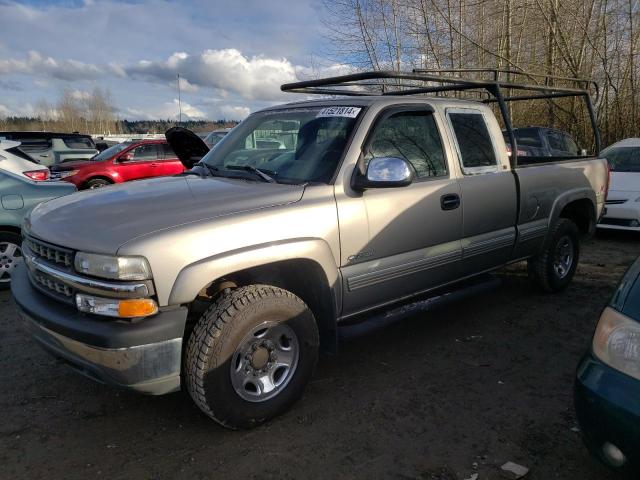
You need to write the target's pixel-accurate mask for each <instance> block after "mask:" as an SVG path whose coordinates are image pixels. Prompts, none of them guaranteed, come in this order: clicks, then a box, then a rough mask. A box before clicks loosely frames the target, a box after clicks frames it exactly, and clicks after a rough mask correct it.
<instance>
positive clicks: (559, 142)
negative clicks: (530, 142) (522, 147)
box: [547, 132, 567, 153]
mask: <svg viewBox="0 0 640 480" xmlns="http://www.w3.org/2000/svg"><path fill="white" fill-rule="evenodd" d="M547 140H548V141H549V147H550V148H551V149H552V150H558V151H559V152H561V153H563V152H566V151H567V146H566V145H565V143H564V138H563V135H562V134H561V133H559V132H547ZM554 153H557V152H554Z"/></svg>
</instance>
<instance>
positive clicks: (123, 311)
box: [76, 293, 158, 318]
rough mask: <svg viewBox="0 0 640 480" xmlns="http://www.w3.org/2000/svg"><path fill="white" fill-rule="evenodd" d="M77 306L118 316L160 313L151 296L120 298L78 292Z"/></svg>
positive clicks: (134, 316) (98, 313) (88, 310)
mask: <svg viewBox="0 0 640 480" xmlns="http://www.w3.org/2000/svg"><path fill="white" fill-rule="evenodd" d="M76 306H77V307H78V310H80V311H81V312H86V313H94V314H96V315H106V316H108V317H117V318H136V317H148V316H149V315H154V314H156V313H158V304H157V303H156V302H155V301H154V300H153V299H151V298H131V299H123V300H118V299H115V298H102V297H94V296H92V295H84V294H82V293H78V294H77V295H76Z"/></svg>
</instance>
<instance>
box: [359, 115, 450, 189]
mask: <svg viewBox="0 0 640 480" xmlns="http://www.w3.org/2000/svg"><path fill="white" fill-rule="evenodd" d="M374 157H397V158H403V159H405V160H406V161H407V162H408V163H409V164H410V165H412V166H413V168H414V170H415V174H416V178H418V179H425V178H432V177H443V176H446V175H447V162H446V159H445V155H444V151H443V148H442V141H441V139H440V133H439V132H438V127H437V125H436V123H435V120H434V118H433V114H432V113H431V112H429V111H424V110H418V111H403V112H398V113H395V114H393V115H391V116H389V117H387V118H384V119H383V120H381V121H379V122H378V124H377V125H376V127H375V131H374V132H373V134H372V136H371V137H370V140H369V142H368V145H367V148H366V152H365V156H364V160H365V168H366V165H368V163H369V161H370V160H371V159H372V158H374Z"/></svg>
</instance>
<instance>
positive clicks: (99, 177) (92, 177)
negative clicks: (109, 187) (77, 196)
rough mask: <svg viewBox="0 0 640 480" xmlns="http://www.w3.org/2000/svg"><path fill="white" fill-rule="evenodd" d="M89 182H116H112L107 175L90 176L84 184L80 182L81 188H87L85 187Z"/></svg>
mask: <svg viewBox="0 0 640 480" xmlns="http://www.w3.org/2000/svg"><path fill="white" fill-rule="evenodd" d="M91 180H106V181H107V182H109V183H116V180H114V179H113V178H111V177H110V176H108V175H91V176H90V177H89V178H87V179H85V181H84V182H82V186H83V187H84V188H87V185H88V184H89V182H90V181H91Z"/></svg>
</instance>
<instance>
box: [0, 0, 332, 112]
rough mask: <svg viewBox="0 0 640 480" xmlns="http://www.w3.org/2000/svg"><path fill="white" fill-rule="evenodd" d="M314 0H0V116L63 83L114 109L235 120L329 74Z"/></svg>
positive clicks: (54, 93) (48, 95) (54, 95)
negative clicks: (101, 94)
mask: <svg viewBox="0 0 640 480" xmlns="http://www.w3.org/2000/svg"><path fill="white" fill-rule="evenodd" d="M322 15H323V6H322V0H288V1H287V0H228V1H223V0H209V1H207V0H193V1H166V0H138V1H121V0H84V1H72V0H67V1H35V0H34V1H26V2H14V1H6V0H0V117H1V116H8V115H33V114H34V113H35V105H36V103H37V102H38V100H40V99H45V100H47V101H49V102H51V103H55V102H56V101H57V99H58V98H59V97H60V95H61V92H62V91H63V90H65V89H69V90H71V91H72V92H73V93H74V95H77V96H78V97H79V98H81V97H82V96H83V95H86V92H89V91H91V90H92V89H93V88H95V87H96V86H99V87H101V88H107V89H109V91H110V92H111V94H112V97H113V99H114V103H115V106H116V115H117V116H118V117H119V118H122V119H124V118H126V119H130V120H138V119H157V118H177V115H178V94H177V76H178V75H180V86H181V92H182V96H181V98H182V112H183V118H185V117H186V118H192V119H212V120H215V119H220V118H226V119H229V120H240V119H242V118H244V117H245V116H246V115H247V114H248V113H250V112H252V111H256V110H258V109H260V108H264V107H266V106H269V105H273V104H275V103H282V102H286V101H291V100H292V99H295V98H294V96H292V94H284V93H282V92H280V90H279V88H280V85H281V84H282V83H286V82H291V81H296V80H299V79H305V78H311V77H312V76H314V75H316V74H318V73H325V72H331V73H336V72H338V71H339V70H340V69H341V68H343V67H341V66H340V65H335V64H332V63H331V62H329V61H328V60H326V51H327V40H326V39H325V37H324V36H323V32H322V22H321V21H320V18H321V17H322Z"/></svg>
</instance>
